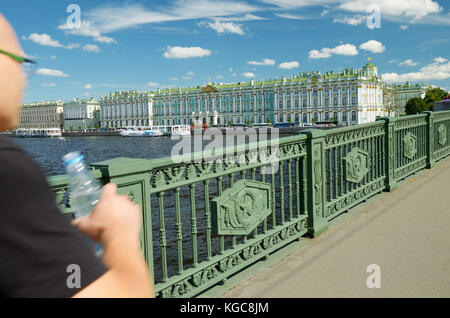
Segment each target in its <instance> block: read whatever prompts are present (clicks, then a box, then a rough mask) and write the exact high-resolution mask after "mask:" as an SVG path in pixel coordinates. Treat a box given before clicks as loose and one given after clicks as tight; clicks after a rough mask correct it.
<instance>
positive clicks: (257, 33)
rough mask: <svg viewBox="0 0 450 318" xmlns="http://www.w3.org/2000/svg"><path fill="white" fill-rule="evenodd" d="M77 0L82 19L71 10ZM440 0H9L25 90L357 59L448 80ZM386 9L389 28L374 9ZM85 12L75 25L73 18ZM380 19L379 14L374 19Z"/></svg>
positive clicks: (201, 79) (419, 78)
mask: <svg viewBox="0 0 450 318" xmlns="http://www.w3.org/2000/svg"><path fill="white" fill-rule="evenodd" d="M70 4H76V5H77V6H78V7H79V8H80V20H78V19H69V24H68V22H67V21H68V18H69V16H71V14H73V13H76V11H71V12H67V7H68V6H69V5H70ZM449 9H450V5H449V1H443V0H414V1H411V0H396V1H392V0H334V1H331V0H249V1H220V0H176V1H87V0H86V1H84V0H83V1H76V0H71V1H61V0H53V1H50V0H42V1H29V0H27V1H25V0H15V1H3V2H2V4H1V5H0V12H1V13H2V14H3V15H4V16H5V17H6V18H7V19H8V20H9V21H10V22H11V24H12V25H13V27H14V28H15V29H16V32H17V35H18V37H19V39H20V42H21V44H22V46H23V48H24V50H25V52H26V53H27V55H29V56H31V57H32V58H34V59H36V60H37V61H38V62H39V69H38V72H37V74H35V75H34V76H33V77H32V78H31V79H30V80H29V83H28V88H27V92H26V97H25V101H26V102H33V101H41V100H55V99H62V100H70V99H72V98H86V97H88V96H90V97H95V98H99V96H100V95H105V94H108V93H109V92H111V91H116V90H125V89H138V90H153V89H155V88H165V87H179V86H181V87H185V86H197V85H203V84H205V83H207V82H208V80H209V78H211V81H212V82H215V83H220V82H223V83H231V82H239V81H248V80H249V79H252V78H253V79H269V78H275V77H277V78H279V77H281V76H291V75H294V74H298V73H299V72H305V71H315V70H320V71H322V72H325V71H328V70H335V71H340V70H342V69H344V68H348V67H354V68H359V67H361V66H362V65H364V64H365V63H366V62H367V58H368V57H372V61H373V63H374V64H376V65H378V67H379V71H380V73H381V74H384V76H383V78H384V79H386V80H389V81H394V82H404V81H405V80H409V81H411V82H420V83H421V82H425V83H431V84H434V85H436V86H440V87H443V88H445V89H447V90H450V62H449V59H450V56H449V52H450V37H449V30H450V12H449ZM378 10H379V12H380V27H379V28H378V27H377V25H375V27H372V28H369V26H370V24H369V26H368V24H367V17H368V16H371V15H372V16H374V15H376V13H377V11H378ZM77 21H79V22H80V24H79V25H77V24H75V22H77ZM370 21H372V25H373V23H374V22H376V21H377V20H373V19H371V20H370Z"/></svg>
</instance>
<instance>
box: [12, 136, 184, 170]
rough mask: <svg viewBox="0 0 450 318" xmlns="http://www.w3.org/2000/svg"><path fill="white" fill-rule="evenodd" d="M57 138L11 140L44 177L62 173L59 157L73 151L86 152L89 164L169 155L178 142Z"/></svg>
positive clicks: (152, 139) (164, 139) (165, 140)
mask: <svg viewBox="0 0 450 318" xmlns="http://www.w3.org/2000/svg"><path fill="white" fill-rule="evenodd" d="M65 139H66V140H65V141H59V140H58V139H54V138H53V139H28V138H24V139H20V138H14V139H12V140H13V141H14V142H15V143H17V144H18V145H19V146H21V147H22V149H24V150H25V152H27V153H28V154H29V155H30V156H31V157H32V158H33V159H34V160H35V161H36V162H37V163H38V164H39V166H40V167H41V170H42V172H43V173H44V175H45V176H53V175H58V174H64V173H65V168H64V166H63V163H62V157H63V156H64V155H65V154H67V153H69V152H72V151H80V152H81V153H82V154H84V155H85V160H86V162H87V163H88V164H92V163H95V162H100V161H103V160H108V159H113V158H116V157H127V158H140V159H155V158H162V157H167V156H170V153H171V150H172V147H173V146H174V145H175V144H176V143H178V141H177V140H171V138H170V137H156V138H123V137H66V138H65Z"/></svg>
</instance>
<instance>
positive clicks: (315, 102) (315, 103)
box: [314, 98, 318, 108]
mask: <svg viewBox="0 0 450 318" xmlns="http://www.w3.org/2000/svg"><path fill="white" fill-rule="evenodd" d="M317 103H318V102H317V98H314V107H316V108H317Z"/></svg>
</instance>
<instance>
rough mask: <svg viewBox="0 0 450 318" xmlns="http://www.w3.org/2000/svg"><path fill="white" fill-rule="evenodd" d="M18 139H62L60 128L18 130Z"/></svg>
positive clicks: (16, 135)
mask: <svg viewBox="0 0 450 318" xmlns="http://www.w3.org/2000/svg"><path fill="white" fill-rule="evenodd" d="M15 137H17V138H59V137H62V132H61V129H60V128H31V129H17V130H16V131H15Z"/></svg>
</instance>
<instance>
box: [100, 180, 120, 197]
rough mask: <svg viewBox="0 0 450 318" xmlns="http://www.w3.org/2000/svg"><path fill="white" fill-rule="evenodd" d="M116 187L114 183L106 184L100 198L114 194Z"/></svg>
mask: <svg viewBox="0 0 450 318" xmlns="http://www.w3.org/2000/svg"><path fill="white" fill-rule="evenodd" d="M116 192H117V186H116V185H115V184H114V183H108V184H106V185H105V186H104V187H103V189H102V196H109V195H112V194H116Z"/></svg>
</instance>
